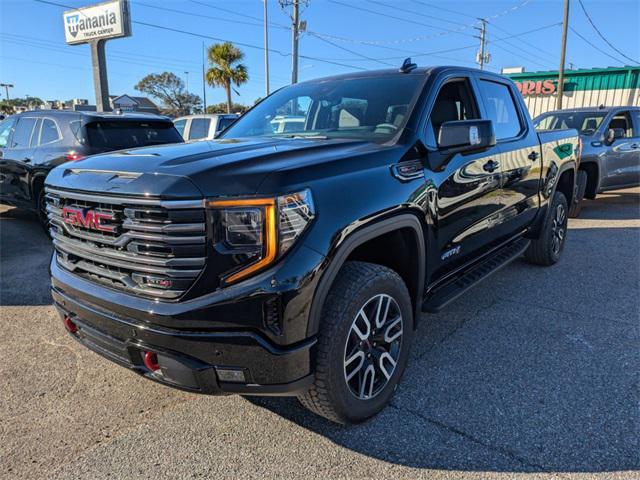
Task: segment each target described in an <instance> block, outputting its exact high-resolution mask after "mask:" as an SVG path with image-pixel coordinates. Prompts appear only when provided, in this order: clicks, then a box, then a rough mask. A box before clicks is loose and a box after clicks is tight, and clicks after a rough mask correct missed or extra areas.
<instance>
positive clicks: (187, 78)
mask: <svg viewBox="0 0 640 480" xmlns="http://www.w3.org/2000/svg"><path fill="white" fill-rule="evenodd" d="M184 75H185V77H186V84H187V93H189V72H184Z"/></svg>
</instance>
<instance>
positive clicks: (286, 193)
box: [46, 62, 578, 423]
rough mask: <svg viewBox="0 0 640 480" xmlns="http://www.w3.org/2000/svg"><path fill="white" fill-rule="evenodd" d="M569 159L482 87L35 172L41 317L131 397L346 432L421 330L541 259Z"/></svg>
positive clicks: (315, 99) (334, 98) (324, 90)
mask: <svg viewBox="0 0 640 480" xmlns="http://www.w3.org/2000/svg"><path fill="white" fill-rule="evenodd" d="M274 120H276V122H275V127H274ZM282 123H284V124H285V126H286V128H284V129H283V128H280V127H281V125H280V124H282ZM283 130H284V131H283ZM577 145H578V135H577V132H576V131H575V130H568V131H553V132H548V133H543V134H538V133H536V131H535V129H534V128H533V125H532V124H531V119H530V118H529V115H528V114H527V111H526V108H525V106H524V103H523V101H522V98H521V97H520V94H519V93H518V91H517V89H516V88H515V86H514V84H513V83H511V81H510V80H508V79H505V78H503V77H501V76H498V75H495V74H491V73H488V72H483V71H477V70H472V69H465V68H459V67H436V68H416V66H415V65H414V64H411V63H410V62H405V64H404V65H403V66H402V68H401V69H399V70H384V71H375V72H366V73H358V74H349V75H342V76H336V77H331V78H324V79H320V80H316V81H310V82H305V83H300V84H297V85H292V86H289V87H286V88H283V89H281V90H278V91H277V92H275V93H274V94H272V95H271V96H269V97H267V98H266V99H265V100H263V101H262V102H260V103H259V104H258V105H256V106H255V107H254V108H253V109H252V110H250V111H249V112H248V113H246V114H245V115H244V116H242V117H241V118H240V119H239V120H238V121H237V122H236V123H235V124H233V125H232V126H231V127H230V128H229V129H228V130H226V132H225V133H224V134H223V135H222V138H220V139H218V140H214V141H209V142H196V143H190V144H189V143H188V144H182V145H167V146H157V147H147V148H141V149H134V150H129V151H120V152H115V153H107V154H103V155H97V156H93V157H89V158H87V159H85V160H82V161H80V162H76V163H73V164H66V165H62V166H60V167H57V168H56V169H54V170H53V171H52V172H51V173H50V174H49V176H48V177H47V180H46V191H47V201H48V207H47V208H48V212H49V218H50V221H51V234H52V238H53V242H54V244H55V253H54V256H53V259H52V262H51V275H52V294H53V299H54V301H55V304H56V305H57V307H58V309H59V311H60V314H61V318H62V321H63V322H64V325H65V327H66V329H67V330H68V331H69V332H70V334H71V335H73V336H74V337H75V338H76V339H78V340H79V341H80V342H81V343H82V344H84V345H86V346H87V347H88V348H90V349H92V350H94V351H96V352H97V353H99V354H101V355H104V356H105V357H107V358H109V359H111V360H113V361H114V362H117V363H118V364H120V365H123V366H125V367H127V368H129V369H132V370H134V371H136V372H138V373H140V374H142V375H144V376H145V377H147V378H149V379H151V380H154V381H157V382H161V383H163V384H166V385H170V386H173V387H177V388H181V389H186V390H189V391H193V392H201V393H209V394H224V393H238V394H249V395H252V394H256V395H295V396H298V397H299V399H300V401H301V402H302V403H303V404H304V405H305V406H306V407H308V408H310V409H311V410H313V411H314V412H316V413H318V414H320V415H323V416H325V417H327V418H329V419H331V420H333V421H336V422H342V423H351V422H358V421H362V420H364V419H366V418H368V417H371V416H372V415H374V414H376V413H377V412H378V411H380V410H381V409H382V408H383V407H384V406H385V405H386V404H387V403H388V402H389V400H390V398H391V396H392V395H393V392H394V390H395V388H396V386H397V384H398V383H399V381H400V377H401V376H402V373H403V371H404V369H405V366H406V364H407V359H408V357H409V349H410V347H411V341H412V337H413V336H414V330H415V328H416V327H417V326H418V323H419V320H420V316H421V312H436V311H438V310H439V309H441V308H442V307H444V306H445V305H446V304H447V303H448V302H450V301H451V300H453V299H454V298H455V297H457V296H458V295H460V294H461V293H463V292H464V291H465V290H467V289H469V288H470V287H471V286H473V285H474V284H476V283H477V282H478V281H480V280H482V279H483V278H485V277H486V276H487V275H489V274H491V273H492V272H495V271H496V270H497V269H499V268H500V267H502V266H504V265H506V264H507V263H509V262H510V261H511V260H513V259H515V258H517V257H519V256H520V255H522V254H524V255H525V256H526V258H527V259H528V260H529V261H531V262H533V263H536V264H540V265H552V264H554V263H556V262H557V261H558V259H559V257H560V254H561V252H562V249H563V245H564V241H565V238H566V236H565V234H566V227H567V201H568V200H569V201H571V199H572V198H573V195H574V177H575V170H576V162H577V159H576V155H577V152H576V150H577ZM522 281H523V284H524V283H525V282H526V281H527V279H524V278H523V280H522ZM434 321H437V320H434ZM425 388H428V386H426V387H425Z"/></svg>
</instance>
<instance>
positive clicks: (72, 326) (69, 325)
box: [62, 315, 78, 335]
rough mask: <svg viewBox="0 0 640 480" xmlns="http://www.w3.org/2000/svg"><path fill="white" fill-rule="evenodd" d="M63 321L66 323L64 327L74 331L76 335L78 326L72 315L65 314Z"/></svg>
mask: <svg viewBox="0 0 640 480" xmlns="http://www.w3.org/2000/svg"><path fill="white" fill-rule="evenodd" d="M62 323H64V328H66V329H67V332H69V333H72V334H74V335H75V334H76V333H78V326H77V325H76V324H75V323H73V320H71V317H70V316H69V315H65V316H64V319H63V320H62Z"/></svg>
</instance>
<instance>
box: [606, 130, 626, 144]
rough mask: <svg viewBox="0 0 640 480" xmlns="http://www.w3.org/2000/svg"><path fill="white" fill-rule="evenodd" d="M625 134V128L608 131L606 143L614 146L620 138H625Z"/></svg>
mask: <svg viewBox="0 0 640 480" xmlns="http://www.w3.org/2000/svg"><path fill="white" fill-rule="evenodd" d="M624 133H625V132H624V128H610V129H609V130H607V134H606V135H605V137H604V141H605V142H607V143H608V144H612V143H613V142H615V141H616V140H617V139H618V138H624Z"/></svg>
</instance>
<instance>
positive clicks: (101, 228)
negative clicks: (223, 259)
mask: <svg viewBox="0 0 640 480" xmlns="http://www.w3.org/2000/svg"><path fill="white" fill-rule="evenodd" d="M46 192H47V193H46V198H47V212H48V216H49V221H50V224H51V236H52V239H53V244H54V246H55V249H56V258H57V262H58V265H60V266H61V267H62V268H64V269H66V270H68V271H69V272H72V273H74V274H76V275H79V276H81V277H83V278H86V279H88V280H90V281H93V282H96V283H100V284H103V285H107V286H109V287H112V288H115V289H119V290H125V291H128V292H131V293H135V294H137V295H143V296H148V297H153V298H164V299H174V298H177V297H179V296H180V295H182V294H183V293H184V292H185V291H186V290H187V289H188V288H189V287H190V286H191V285H192V284H193V282H194V281H195V279H196V278H197V277H198V275H200V272H201V271H202V269H203V268H204V264H205V258H206V227H205V211H204V206H203V201H202V200H175V201H173V200H169V201H166V200H154V199H148V198H136V197H126V198H125V197H116V196H106V195H100V194H88V193H80V192H72V191H67V190H58V189H53V188H47V190H46Z"/></svg>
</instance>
